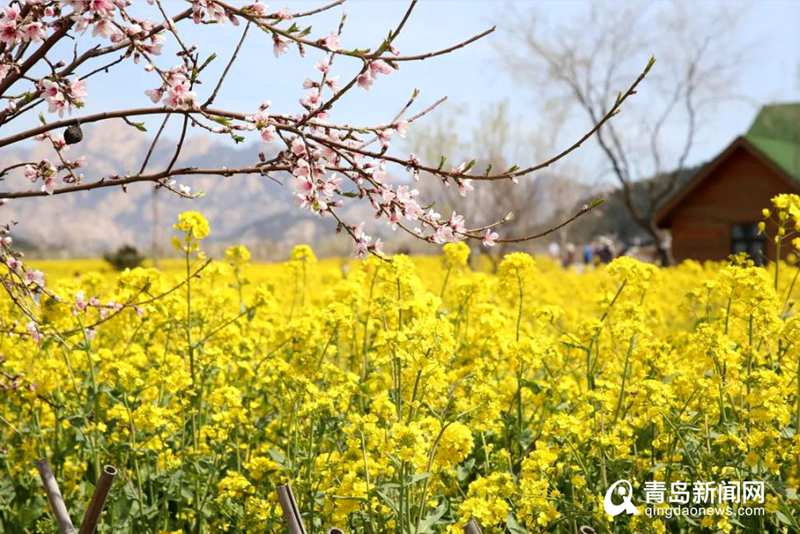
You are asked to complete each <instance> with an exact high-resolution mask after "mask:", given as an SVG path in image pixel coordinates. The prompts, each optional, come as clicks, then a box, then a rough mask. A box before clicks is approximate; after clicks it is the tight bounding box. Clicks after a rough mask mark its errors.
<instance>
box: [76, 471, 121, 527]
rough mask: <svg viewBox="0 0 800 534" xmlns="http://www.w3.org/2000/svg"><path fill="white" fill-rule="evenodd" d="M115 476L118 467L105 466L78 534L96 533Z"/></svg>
mask: <svg viewBox="0 0 800 534" xmlns="http://www.w3.org/2000/svg"><path fill="white" fill-rule="evenodd" d="M115 476H117V469H116V468H115V467H114V466H113V465H106V466H104V467H103V473H102V474H101V475H100V478H99V479H98V480H97V485H96V486H95V487H94V495H92V500H91V502H90V503H89V507H88V508H87V509H86V513H85V514H83V522H82V523H81V529H80V531H79V533H78V534H94V531H95V529H96V528H97V520H98V519H100V514H101V513H102V511H103V508H104V507H105V505H106V498H107V497H108V492H109V491H110V490H111V484H113V482H114V477H115Z"/></svg>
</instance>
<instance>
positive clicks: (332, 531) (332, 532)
mask: <svg viewBox="0 0 800 534" xmlns="http://www.w3.org/2000/svg"><path fill="white" fill-rule="evenodd" d="M328 534H344V530H342V529H340V528H336V527H331V528H329V529H328Z"/></svg>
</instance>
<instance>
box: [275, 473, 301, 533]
mask: <svg viewBox="0 0 800 534" xmlns="http://www.w3.org/2000/svg"><path fill="white" fill-rule="evenodd" d="M278 502H280V505H281V509H282V510H283V519H284V521H285V523H286V528H287V529H288V530H289V534H307V533H306V527H305V526H304V525H303V518H302V517H300V509H299V508H298V507H297V501H295V499H294V495H293V494H292V487H291V486H290V485H289V484H284V485H281V486H278Z"/></svg>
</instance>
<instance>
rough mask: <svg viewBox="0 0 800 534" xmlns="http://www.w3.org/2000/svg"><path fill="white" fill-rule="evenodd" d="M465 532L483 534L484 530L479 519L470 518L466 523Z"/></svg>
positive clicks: (467, 533) (465, 533)
mask: <svg viewBox="0 0 800 534" xmlns="http://www.w3.org/2000/svg"><path fill="white" fill-rule="evenodd" d="M464 534H483V531H482V530H481V526H480V524H478V522H477V521H475V520H474V519H470V520H469V522H468V523H467V524H466V525H464Z"/></svg>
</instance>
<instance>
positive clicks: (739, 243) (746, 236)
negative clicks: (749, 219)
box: [731, 222, 767, 265]
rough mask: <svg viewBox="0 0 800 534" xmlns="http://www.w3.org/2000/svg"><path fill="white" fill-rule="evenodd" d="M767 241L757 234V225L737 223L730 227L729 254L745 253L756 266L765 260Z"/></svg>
mask: <svg viewBox="0 0 800 534" xmlns="http://www.w3.org/2000/svg"><path fill="white" fill-rule="evenodd" d="M766 243H767V239H766V237H765V236H764V235H763V234H759V233H758V223H754V222H753V223H738V224H734V225H732V226H731V254H739V253H740V252H746V253H747V255H748V256H750V257H751V258H752V259H753V261H754V262H756V264H757V265H762V264H763V263H764V261H765V260H766V258H767V255H766V248H765V245H766Z"/></svg>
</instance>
